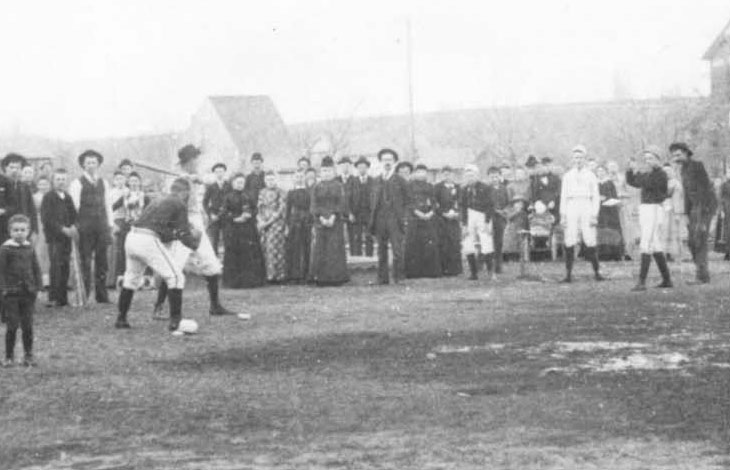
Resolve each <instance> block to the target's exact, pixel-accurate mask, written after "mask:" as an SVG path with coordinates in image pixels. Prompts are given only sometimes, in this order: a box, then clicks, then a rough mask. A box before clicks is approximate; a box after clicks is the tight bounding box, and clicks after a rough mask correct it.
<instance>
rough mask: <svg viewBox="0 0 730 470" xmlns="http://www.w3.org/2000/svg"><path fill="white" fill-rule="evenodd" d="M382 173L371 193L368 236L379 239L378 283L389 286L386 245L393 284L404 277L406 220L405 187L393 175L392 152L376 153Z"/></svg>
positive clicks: (400, 178) (406, 195)
mask: <svg viewBox="0 0 730 470" xmlns="http://www.w3.org/2000/svg"><path fill="white" fill-rule="evenodd" d="M378 160H380V164H381V165H382V167H383V173H382V174H381V175H380V176H378V177H377V178H376V179H375V181H374V184H373V190H372V192H371V193H370V223H369V225H370V232H371V233H372V234H373V235H375V236H376V237H377V239H378V282H379V283H380V284H389V283H390V276H389V269H388V243H390V248H391V250H392V252H393V281H395V282H396V283H398V282H400V281H401V280H402V279H403V278H404V276H405V259H404V257H403V254H404V253H403V252H404V249H405V246H404V234H405V217H406V207H407V205H408V184H407V183H406V180H404V179H403V178H402V177H401V176H399V175H398V174H396V172H395V163H396V162H397V161H398V154H397V153H396V152H395V150H392V149H382V150H381V151H380V152H378Z"/></svg>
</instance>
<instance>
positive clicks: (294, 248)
mask: <svg viewBox="0 0 730 470" xmlns="http://www.w3.org/2000/svg"><path fill="white" fill-rule="evenodd" d="M311 248H312V224H311V223H309V222H307V221H298V222H294V223H292V224H290V225H289V235H287V238H286V268H287V271H288V274H287V279H288V280H289V281H305V280H307V276H308V274H309V259H310V252H311Z"/></svg>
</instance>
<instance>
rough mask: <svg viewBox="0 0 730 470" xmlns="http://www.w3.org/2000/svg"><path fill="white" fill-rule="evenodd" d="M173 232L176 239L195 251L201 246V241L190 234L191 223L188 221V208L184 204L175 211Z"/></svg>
mask: <svg viewBox="0 0 730 470" xmlns="http://www.w3.org/2000/svg"><path fill="white" fill-rule="evenodd" d="M173 230H174V232H175V235H176V238H177V239H178V240H180V242H181V243H182V244H183V245H185V246H187V247H188V248H190V249H191V250H193V251H195V250H197V249H198V246H199V245H200V240H199V239H196V238H194V237H193V235H192V233H191V232H190V221H189V220H188V208H187V207H186V206H185V205H184V204H179V206H178V207H177V208H176V210H175V216H174V217H173Z"/></svg>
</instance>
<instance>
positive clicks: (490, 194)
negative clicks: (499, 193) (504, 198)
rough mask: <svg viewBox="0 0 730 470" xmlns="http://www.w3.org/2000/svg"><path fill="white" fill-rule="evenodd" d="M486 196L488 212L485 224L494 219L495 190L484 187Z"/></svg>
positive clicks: (485, 214) (485, 216)
mask: <svg viewBox="0 0 730 470" xmlns="http://www.w3.org/2000/svg"><path fill="white" fill-rule="evenodd" d="M484 194H485V197H486V201H485V202H486V204H485V206H486V209H487V210H486V211H485V212H484V220H485V222H491V220H492V218H493V217H494V189H493V188H492V187H491V186H488V185H484Z"/></svg>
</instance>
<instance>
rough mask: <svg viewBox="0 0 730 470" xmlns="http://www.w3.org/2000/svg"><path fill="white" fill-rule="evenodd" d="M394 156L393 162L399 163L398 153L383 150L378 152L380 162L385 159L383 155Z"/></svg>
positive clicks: (391, 150)
mask: <svg viewBox="0 0 730 470" xmlns="http://www.w3.org/2000/svg"><path fill="white" fill-rule="evenodd" d="M388 154H390V155H393V160H395V161H398V153H397V152H396V151H395V150H393V149H387V148H386V149H382V150H381V151H380V152H378V160H382V159H383V155H388Z"/></svg>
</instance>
